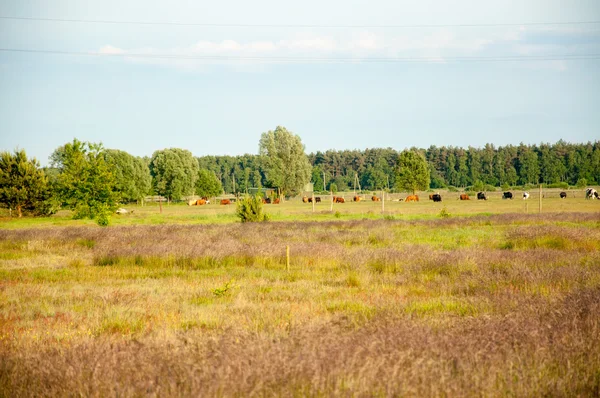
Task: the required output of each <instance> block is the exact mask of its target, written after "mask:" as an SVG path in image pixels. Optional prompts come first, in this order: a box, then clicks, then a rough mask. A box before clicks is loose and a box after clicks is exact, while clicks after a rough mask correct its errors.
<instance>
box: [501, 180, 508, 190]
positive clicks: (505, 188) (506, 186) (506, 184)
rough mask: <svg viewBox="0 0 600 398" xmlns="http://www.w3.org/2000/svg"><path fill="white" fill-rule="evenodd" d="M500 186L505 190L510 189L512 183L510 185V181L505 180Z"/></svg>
mask: <svg viewBox="0 0 600 398" xmlns="http://www.w3.org/2000/svg"><path fill="white" fill-rule="evenodd" d="M500 188H502V190H503V191H508V190H509V189H510V185H508V183H507V182H505V183H504V184H502V186H501V187H500Z"/></svg>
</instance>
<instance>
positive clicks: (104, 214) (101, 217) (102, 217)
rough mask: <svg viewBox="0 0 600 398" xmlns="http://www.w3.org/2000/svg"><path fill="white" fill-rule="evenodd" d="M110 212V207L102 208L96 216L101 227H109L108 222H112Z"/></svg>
mask: <svg viewBox="0 0 600 398" xmlns="http://www.w3.org/2000/svg"><path fill="white" fill-rule="evenodd" d="M108 214H109V213H108V209H106V208H104V209H102V210H100V212H99V213H98V215H97V216H96V223H97V224H98V225H99V226H101V227H108V224H110V216H109V215H108Z"/></svg>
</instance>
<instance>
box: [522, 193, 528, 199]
mask: <svg viewBox="0 0 600 398" xmlns="http://www.w3.org/2000/svg"><path fill="white" fill-rule="evenodd" d="M527 199H529V192H523V200H527Z"/></svg>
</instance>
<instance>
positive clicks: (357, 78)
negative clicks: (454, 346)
mask: <svg viewBox="0 0 600 398" xmlns="http://www.w3.org/2000/svg"><path fill="white" fill-rule="evenodd" d="M0 16H11V17H39V18H59V19H83V20H112V21H153V22H189V23H209V24H251V25H273V24H277V25H345V26H347V25H362V26H364V25H369V26H371V27H362V28H323V27H321V28H297V27H287V28H282V27H278V28H271V27H253V28H242V27H227V26H220V27H205V26H165V25H133V24H95V23H74V22H71V23H67V22H48V21H23V20H8V19H0V48H3V49H35V50H53V51H72V52H85V53H92V54H93V53H96V54H97V53H101V54H119V53H123V52H126V53H136V54H146V55H157V54H159V55H172V56H178V57H182V56H183V57H185V56H195V57H197V56H233V57H249V56H252V57H276V58H281V57H296V58H301V59H303V60H302V61H298V60H295V61H293V62H286V63H282V62H275V63H274V62H266V61H264V60H263V61H260V62H256V61H249V60H236V61H233V62H232V61H223V60H208V61H207V60H205V59H203V60H199V59H193V60H189V59H188V60H185V59H156V58H131V57H129V58H128V57H121V56H119V57H108V56H66V55H56V54H31V53H14V52H1V51H0V150H11V151H12V150H13V149H15V148H17V147H19V148H23V149H25V150H26V151H27V153H28V154H29V155H30V156H35V157H37V158H38V160H40V162H41V163H42V164H46V163H47V159H48V156H49V155H50V154H51V153H52V151H53V150H54V149H55V148H56V147H58V146H60V145H62V144H64V143H65V142H68V141H70V140H72V139H73V138H74V137H77V138H79V139H80V140H86V141H92V142H103V143H104V145H105V146H106V147H108V148H117V149H122V150H125V151H127V152H130V153H132V154H134V155H138V156H143V155H151V154H152V152H153V151H154V150H157V149H163V148H167V147H180V148H185V149H189V150H190V151H192V153H193V154H194V155H196V156H202V155H208V154H211V155H224V154H228V155H236V154H243V153H256V152H257V150H258V140H259V138H260V134H261V133H262V132H264V131H267V130H269V129H273V128H275V126H277V125H283V126H286V127H287V128H288V129H289V130H291V131H293V132H295V133H296V134H298V135H300V136H301V138H302V140H303V142H304V144H305V145H306V149H307V151H308V152H314V151H317V150H322V151H324V150H327V149H355V148H356V149H364V148H373V147H392V148H396V149H403V148H406V147H411V146H417V147H428V146H430V145H438V146H441V145H454V146H464V147H466V146H468V145H473V146H482V145H483V144H485V143H486V142H491V143H494V144H497V145H504V144H518V143H519V142H525V143H539V142H542V141H543V142H555V141H557V140H559V139H565V140H567V141H571V142H584V141H589V140H597V139H600V129H599V126H600V111H599V109H600V59H598V58H599V57H596V59H587V60H562V61H557V60H550V61H531V60H526V61H523V60H521V61H519V62H513V61H489V60H486V61H484V62H475V61H473V60H470V61H462V62H456V61H455V59H456V58H457V57H499V56H500V57H506V56H518V57H523V56H539V55H550V56H552V57H554V58H557V56H558V57H560V56H563V55H565V54H596V55H598V56H600V24H575V25H521V26H519V25H516V26H485V27H481V26H480V27H456V26H452V27H437V28H379V27H373V25H377V26H381V25H440V24H441V25H456V24H513V23H517V24H520V23H537V22H566V21H599V20H600V2H599V1H597V0H590V1H578V0H570V1H568V2H567V1H564V0H561V1H557V0H529V1H507V0H494V1H491V0H490V1H481V0H473V1H471V0H469V1H467V0H463V1H431V0H420V1H397V0H396V1H347V0H346V1H327V2H325V1H312V0H310V1H309V0H307V1H303V2H284V1H281V0H279V1H253V2H248V1H220V2H215V1H211V2H200V1H148V0H145V1H113V0H103V1H82V0H71V1H60V0H54V1H26V0H15V1H5V0H0ZM424 57H426V58H428V59H434V60H437V61H438V62H434V63H431V62H379V63H373V62H370V60H373V59H375V58H379V59H381V58H384V59H385V60H389V59H394V58H411V59H415V58H417V59H422V58H424ZM306 58H312V59H314V58H319V59H323V58H325V59H327V60H331V59H334V58H343V59H346V60H348V59H351V60H355V61H357V62H348V61H346V62H343V63H331V62H327V63H325V62H314V61H313V62H306V61H305V59H306Z"/></svg>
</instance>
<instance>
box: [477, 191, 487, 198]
mask: <svg viewBox="0 0 600 398" xmlns="http://www.w3.org/2000/svg"><path fill="white" fill-rule="evenodd" d="M477 200H487V195H486V194H485V193H483V192H477Z"/></svg>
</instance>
